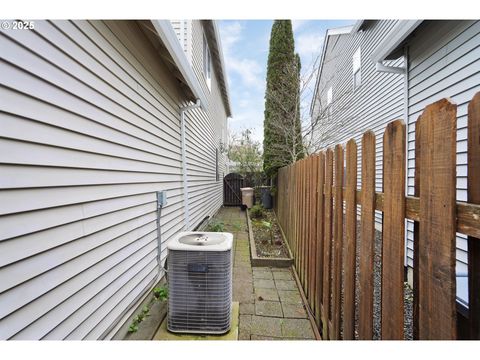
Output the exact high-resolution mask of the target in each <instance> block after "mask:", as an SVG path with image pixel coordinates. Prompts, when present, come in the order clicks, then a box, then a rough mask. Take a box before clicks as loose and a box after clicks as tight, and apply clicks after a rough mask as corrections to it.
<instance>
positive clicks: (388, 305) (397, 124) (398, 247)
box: [382, 120, 405, 340]
mask: <svg viewBox="0 0 480 360" xmlns="http://www.w3.org/2000/svg"><path fill="white" fill-rule="evenodd" d="M383 192H384V204H383V227H382V234H383V242H382V339H387V340H403V314H404V309H403V264H404V249H405V247H404V238H405V220H404V219H405V124H404V123H403V121H400V120H397V121H394V122H392V123H390V124H389V125H388V126H387V128H386V130H385V134H384V136H383Z"/></svg>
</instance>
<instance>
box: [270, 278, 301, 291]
mask: <svg viewBox="0 0 480 360" xmlns="http://www.w3.org/2000/svg"><path fill="white" fill-rule="evenodd" d="M275 286H276V288H277V289H278V290H297V283H296V282H295V281H293V280H275Z"/></svg>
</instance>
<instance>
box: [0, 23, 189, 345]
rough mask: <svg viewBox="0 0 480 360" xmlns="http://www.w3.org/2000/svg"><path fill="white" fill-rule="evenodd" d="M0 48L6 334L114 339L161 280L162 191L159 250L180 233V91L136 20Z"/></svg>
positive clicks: (58, 28) (52, 31) (80, 26)
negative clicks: (163, 196)
mask: <svg viewBox="0 0 480 360" xmlns="http://www.w3.org/2000/svg"><path fill="white" fill-rule="evenodd" d="M0 49H1V51H0V72H1V73H2V77H1V78H0V122H1V127H0V304H1V306H0V338H1V339H8V338H13V339H40V338H45V339H64V338H68V339H99V338H104V337H106V338H110V337H112V336H113V334H114V333H115V331H116V330H117V329H118V326H119V325H120V324H121V323H122V322H123V321H124V320H125V319H126V317H127V316H128V315H130V313H131V311H132V310H130V309H131V307H132V305H135V304H136V303H138V301H139V300H140V299H141V298H142V296H144V295H145V292H146V291H147V290H149V289H150V288H151V286H152V284H153V282H154V281H155V280H156V279H157V275H158V266H157V260H156V256H157V231H156V196H155V192H156V191H158V190H168V206H167V207H165V209H163V212H162V218H161V230H162V243H163V244H164V246H163V249H165V243H166V241H168V239H169V238H171V237H172V236H173V235H174V234H175V233H177V232H178V231H180V230H181V228H182V223H183V196H182V183H181V178H182V174H181V167H182V164H181V156H180V147H181V144H180V140H179V139H180V122H179V115H178V108H179V106H180V104H181V102H182V96H181V94H180V93H179V91H178V88H177V85H176V82H175V79H173V78H172V77H171V75H170V73H169V71H168V70H167V68H166V67H165V66H164V65H163V64H162V63H161V60H160V59H161V57H160V55H159V54H158V53H156V51H155V50H154V49H153V46H152V45H151V44H150V43H149V41H148V39H147V38H146V37H145V36H144V34H143V33H142V31H141V29H140V27H139V25H138V24H137V23H136V22H112V21H109V22H100V21H92V22H90V21H75V22H70V21H53V22H46V21H40V22H36V29H35V31H8V32H5V31H2V32H1V33H0ZM165 256H166V252H165V251H163V252H162V258H165Z"/></svg>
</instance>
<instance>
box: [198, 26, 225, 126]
mask: <svg viewBox="0 0 480 360" xmlns="http://www.w3.org/2000/svg"><path fill="white" fill-rule="evenodd" d="M203 23H204V25H205V27H206V29H207V31H206V35H207V38H208V40H209V45H211V47H210V52H211V53H212V55H213V57H212V58H213V64H214V66H215V68H216V69H217V71H216V74H217V76H218V78H219V82H220V84H219V85H220V91H221V93H222V98H223V101H224V106H225V111H226V113H227V116H228V117H231V116H232V111H231V108H230V92H229V87H228V80H227V75H226V74H227V73H226V71H225V59H224V57H223V51H222V42H221V38H220V32H219V31H218V26H217V23H216V21H214V20H203Z"/></svg>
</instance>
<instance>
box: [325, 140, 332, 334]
mask: <svg viewBox="0 0 480 360" xmlns="http://www.w3.org/2000/svg"><path fill="white" fill-rule="evenodd" d="M325 157H326V160H325V189H324V194H325V201H324V205H325V218H324V220H325V222H324V227H323V228H324V235H325V237H324V242H323V313H324V314H323V316H322V323H323V332H322V338H323V339H325V340H327V339H329V338H330V329H329V327H330V326H329V325H330V324H329V322H330V294H331V293H330V285H331V280H330V279H331V273H330V264H331V262H330V261H331V247H332V185H333V151H332V149H327V152H326V156H325Z"/></svg>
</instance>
